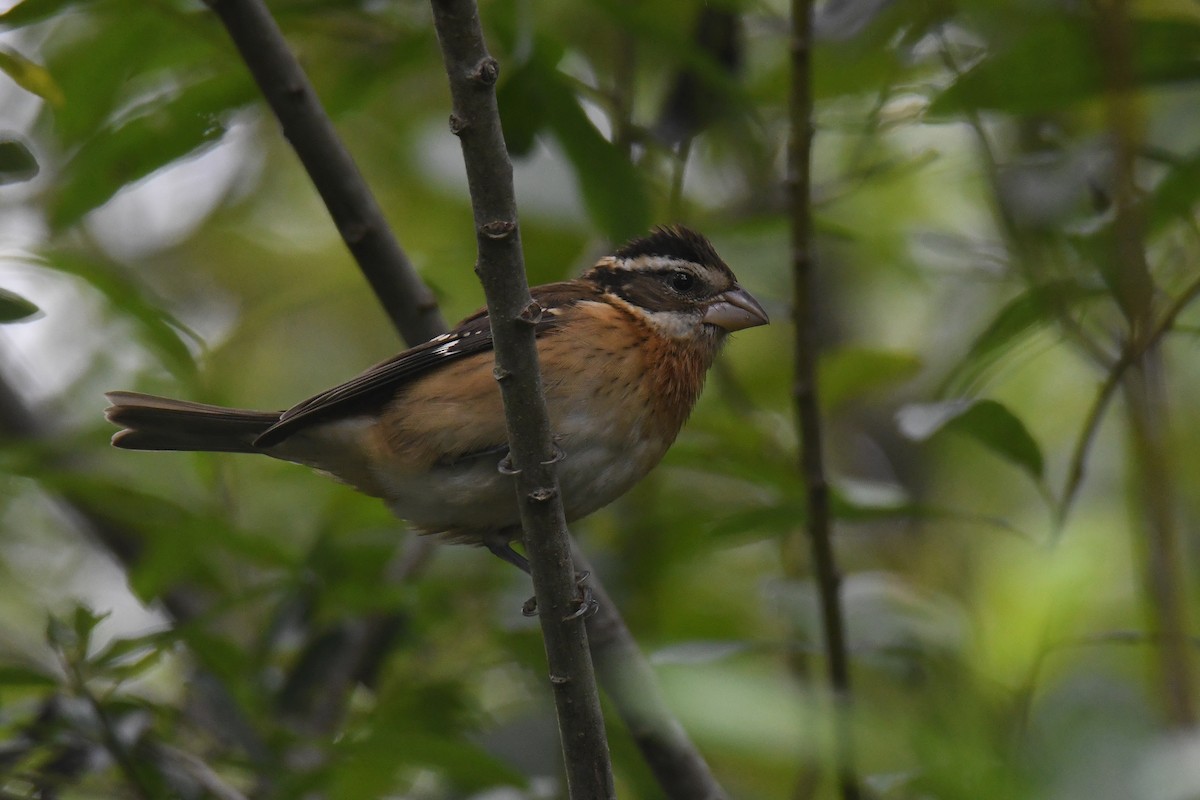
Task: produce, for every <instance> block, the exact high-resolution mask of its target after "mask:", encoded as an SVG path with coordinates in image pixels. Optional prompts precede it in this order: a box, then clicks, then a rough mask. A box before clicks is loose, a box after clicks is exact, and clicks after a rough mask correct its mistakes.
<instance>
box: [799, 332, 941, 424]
mask: <svg viewBox="0 0 1200 800" xmlns="http://www.w3.org/2000/svg"><path fill="white" fill-rule="evenodd" d="M920 370H921V359H920V358H918V357H917V356H916V355H914V354H912V353H904V352H898V351H888V350H870V349H866V348H857V347H846V348H842V349H840V350H836V351H833V352H829V353H826V354H825V355H824V356H823V357H822V358H821V363H820V366H819V368H818V376H817V377H818V383H819V385H820V387H821V403H822V405H823V406H824V407H825V410H826V411H832V410H836V409H838V408H841V407H842V406H844V405H846V404H847V403H848V402H850V401H852V400H857V399H858V398H860V397H863V396H864V395H869V394H872V393H875V392H878V391H879V390H881V389H883V388H884V387H886V386H889V385H891V384H896V383H903V382H904V381H907V380H909V379H911V378H912V377H914V376H915V375H916V374H917V373H918V372H919V371H920Z"/></svg>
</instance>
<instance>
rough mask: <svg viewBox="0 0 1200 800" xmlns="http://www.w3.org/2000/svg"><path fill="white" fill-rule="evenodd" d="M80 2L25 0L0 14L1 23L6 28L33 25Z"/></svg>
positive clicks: (75, 0) (71, 0) (73, 0)
mask: <svg viewBox="0 0 1200 800" xmlns="http://www.w3.org/2000/svg"><path fill="white" fill-rule="evenodd" d="M78 2H80V0H23V2H18V3H16V4H15V5H14V6H13V7H12V8H10V9H8V10H7V11H5V12H4V13H3V14H0V25H2V26H4V27H6V28H19V27H21V26H23V25H31V24H33V23H35V22H41V21H42V20H44V19H48V18H50V17H52V16H54V15H55V14H57V13H59V12H60V11H62V10H64V9H66V8H69V7H71V6H73V5H76V4H77V3H78Z"/></svg>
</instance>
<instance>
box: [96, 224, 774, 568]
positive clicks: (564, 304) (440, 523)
mask: <svg viewBox="0 0 1200 800" xmlns="http://www.w3.org/2000/svg"><path fill="white" fill-rule="evenodd" d="M531 294H532V295H533V299H534V300H535V301H536V302H537V303H538V304H539V305H540V306H541V307H542V309H543V313H542V315H541V320H540V321H539V322H538V323H537V327H536V337H537V345H538V356H539V359H540V362H541V370H542V382H543V386H544V388H545V394H546V408H547V411H548V413H549V417H550V426H551V431H552V433H553V434H554V437H555V441H556V443H557V444H558V446H559V447H560V448H561V450H562V454H563V459H562V461H561V462H560V463H559V464H558V477H559V483H560V485H561V491H562V498H563V506H564V510H565V512H566V518H567V521H568V522H570V521H573V520H576V519H579V518H581V517H584V516H587V515H588V514H590V513H592V512H593V511H595V510H596V509H598V508H601V507H602V506H605V505H607V504H608V503H611V502H612V501H613V500H615V499H617V498H618V497H620V496H621V495H622V494H624V493H625V492H627V491H628V490H629V489H630V488H631V487H632V486H633V485H634V484H636V483H637V482H638V481H639V480H641V479H642V478H643V477H644V476H645V475H646V473H648V472H649V471H650V470H651V469H653V468H654V466H655V465H656V464H658V462H659V461H660V460H661V459H662V457H663V454H664V453H666V451H667V448H668V447H670V446H671V443H672V442H674V441H675V437H676V436H677V435H678V434H679V429H680V428H681V427H682V426H683V423H684V421H685V420H686V419H687V417H688V415H689V414H690V413H691V411H692V407H693V405H695V403H696V399H697V397H699V395H700V390H701V388H703V386H704V377H705V374H706V373H707V371H708V368H709V367H710V366H711V365H712V363H713V359H714V358H715V357H716V355H717V351H718V350H719V349H720V347H721V344H722V342H723V341H724V340H725V338H726V334H728V333H729V332H731V331H737V330H741V329H743V328H751V327H754V326H756V325H765V324H767V321H768V320H767V314H766V312H764V311H763V309H762V306H761V305H759V303H758V301H757V300H755V299H754V298H753V297H752V296H751V295H750V294H749V293H748V292H747V291H746V290H745V289H743V288H741V287H740V286H739V285H738V283H737V279H736V278H735V277H734V274H733V272H732V271H731V270H730V269H729V267H728V266H726V265H725V262H724V261H722V260H721V258H720V256H718V255H717V253H716V251H715V250H714V249H713V246H712V244H711V243H710V242H709V241H708V239H706V238H704V237H703V236H701V235H700V234H698V233H696V232H694V231H691V230H688V229H687V228H684V227H679V226H675V227H665V228H656V229H655V230H654V231H653V232H652V233H651V234H650V235H649V236H646V237H644V238H640V239H635V240H633V241H631V242H629V243H628V244H626V245H625V246H623V247H621V248H620V249H619V250H617V251H616V252H615V253H614V254H612V255H610V256H605V257H603V258H601V259H600V260H599V261H598V262H597V263H596V265H595V266H594V267H592V268H591V269H590V270H588V271H587V272H586V273H585V274H584V275H583V276H582V277H580V278H578V279H576V280H571V281H565V282H562V283H551V284H546V285H544V286H538V287H535V288H534V289H532V290H531ZM491 351H492V336H491V331H490V328H489V326H488V316H487V311H486V310H480V311H478V312H476V313H475V314H473V315H471V316H469V317H467V318H466V319H465V320H463V321H462V322H461V323H460V324H459V325H458V326H457V327H456V328H455V329H454V330H452V331H450V332H449V333H446V334H444V335H442V336H438V337H435V338H433V339H431V340H429V341H428V342H425V343H424V344H420V345H417V346H416V347H413V348H411V349H410V350H406V351H404V352H403V353H401V354H400V355H398V356H395V357H394V358H391V359H389V360H387V361H384V362H383V363H381V364H378V365H376V366H374V367H372V368H370V369H368V370H367V371H366V372H364V373H362V374H361V375H359V376H358V377H356V378H353V379H351V380H349V381H347V382H346V383H344V384H342V385H341V386H337V387H335V388H333V389H330V390H329V391H326V392H322V393H321V394H318V395H316V396H315V397H311V398H309V399H308V400H305V401H304V402H302V403H300V404H299V405H296V406H293V407H292V408H290V409H288V410H287V411H245V410H241V409H232V408H223V407H220V406H211V405H202V404H200V403H190V402H187V401H183V400H171V399H167V398H163V397H154V396H151V395H145V394H138V393H136V392H110V393H109V394H108V399H109V400H110V401H111V402H112V406H111V407H110V408H109V409H108V410H107V412H106V415H107V417H108V419H109V420H110V421H112V422H114V423H116V424H117V425H120V426H122V427H123V428H124V430H121V431H119V432H118V433H116V434H115V435H114V436H113V439H112V443H113V445H114V446H116V447H121V448H125V449H129V450H198V451H215V452H232V453H262V454H263V455H268V456H271V457H272V458H279V459H283V460H284V461H293V462H296V463H298V464H305V465H307V466H309V467H313V468H315V469H318V470H320V471H322V472H326V473H328V474H330V475H332V476H333V477H334V478H337V479H338V480H341V481H343V482H345V483H348V484H350V485H351V486H353V487H355V488H356V489H358V490H359V491H362V492H365V493H367V494H369V495H373V496H375V497H380V498H383V500H384V501H385V502H386V503H387V504H388V506H389V507H390V508H391V510H392V511H393V512H394V513H395V514H396V516H398V517H400V518H402V519H405V520H408V521H409V522H410V523H411V524H412V525H413V526H415V527H416V528H417V529H418V530H419V531H421V532H422V533H431V534H439V535H440V536H441V537H443V538H445V539H448V540H450V541H455V542H466V543H472V544H480V545H483V546H485V547H487V548H488V549H489V550H491V551H492V552H493V553H495V554H496V555H497V556H499V557H500V558H503V559H504V560H506V561H508V562H510V563H512V564H515V565H516V566H518V567H520V568H521V569H523V570H525V571H526V572H528V571H529V565H528V562H527V561H526V560H525V558H524V557H523V556H522V555H520V554H519V553H517V552H516V551H515V550H513V549H512V547H511V543H512V541H513V540H514V539H518V538H520V536H521V524H520V519H519V516H518V512H517V501H516V492H515V491H514V488H513V484H512V478H511V477H509V476H508V475H505V474H502V472H501V471H500V470H499V469H498V465H499V462H500V461H501V460H502V459H504V458H505V457H506V456H507V452H508V448H507V441H508V437H507V434H506V431H505V422H504V409H503V406H502V404H501V399H500V390H499V387H498V386H497V385H496V381H495V379H494V377H493V374H492V366H493V357H492V352H491Z"/></svg>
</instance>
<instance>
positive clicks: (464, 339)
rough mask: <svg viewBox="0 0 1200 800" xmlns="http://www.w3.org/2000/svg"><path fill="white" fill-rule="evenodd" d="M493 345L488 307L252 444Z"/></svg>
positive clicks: (365, 405) (539, 291)
mask: <svg viewBox="0 0 1200 800" xmlns="http://www.w3.org/2000/svg"><path fill="white" fill-rule="evenodd" d="M567 286H568V284H548V285H545V286H539V287H536V288H534V289H533V290H532V295H533V298H534V300H536V301H538V302H539V304H540V305H542V307H543V308H545V309H548V310H552V309H553V308H557V307H559V306H561V305H562V300H563V296H564V294H565V293H566V292H567V291H568V289H567ZM575 299H578V298H575ZM551 304H553V305H551ZM558 322H559V318H558V316H557V315H556V314H554V313H547V314H542V316H541V318H540V319H539V320H538V321H537V323H536V325H535V328H534V332H535V335H537V336H541V335H543V334H545V333H546V332H548V331H550V330H553V329H554V328H555V327H557V325H558ZM491 349H492V331H491V326H490V323H489V320H488V314H487V309H480V310H479V311H477V312H475V313H474V314H472V315H471V316H469V317H467V318H466V319H465V320H463V321H462V322H460V323H459V324H458V325H457V326H456V327H455V328H454V330H452V331H450V332H449V333H444V334H442V335H441V336H436V337H434V338H433V339H430V340H429V341H428V342H425V343H423V344H419V345H417V346H416V347H413V348H410V349H408V350H405V351H404V352H403V353H400V354H399V355H397V356H393V357H392V358H389V359H388V360H387V361H384V362H381V363H379V364H376V365H375V366H373V367H371V368H370V369H368V370H367V371H366V372H364V373H362V374H361V375H358V376H357V377H354V378H351V379H350V380H348V381H346V382H345V383H343V384H341V385H340V386H335V387H333V388H332V389H329V390H327V391H324V392H321V393H320V394H318V395H315V396H313V397H310V398H308V399H307V400H304V401H303V402H301V403H298V404H297V405H295V406H292V407H291V408H289V409H288V410H287V411H285V412H283V415H282V416H281V417H280V418H279V421H278V422H276V423H275V424H274V425H272V426H271V427H270V428H268V429H267V430H265V431H264V432H263V433H262V435H261V436H259V437H258V438H257V439H255V440H254V445H255V447H270V446H271V445H274V444H278V443H279V442H281V441H283V440H284V439H286V438H287V437H288V436H291V435H292V434H293V433H295V432H296V431H298V430H300V429H302V428H304V427H307V426H308V425H311V424H313V423H315V422H320V421H322V420H326V419H329V418H330V417H338V416H349V415H352V414H354V413H355V412H356V411H357V410H362V411H372V410H376V409H379V408H380V407H382V406H383V405H384V404H385V403H387V402H388V401H389V400H390V399H391V398H392V397H393V396H394V395H395V393H396V391H397V390H399V389H400V388H401V387H402V386H404V385H405V384H407V383H409V382H411V381H413V380H415V379H417V378H419V377H421V376H423V375H426V374H427V373H429V372H432V371H433V370H436V369H438V368H440V367H441V366H443V365H445V364H448V363H450V362H452V361H456V360H458V359H460V358H465V357H466V356H470V355H473V354H475V353H481V352H485V351H488V350H491Z"/></svg>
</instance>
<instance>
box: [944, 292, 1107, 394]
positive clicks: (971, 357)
mask: <svg viewBox="0 0 1200 800" xmlns="http://www.w3.org/2000/svg"><path fill="white" fill-rule="evenodd" d="M1101 295H1103V292H1102V291H1101V290H1099V289H1088V288H1086V287H1084V286H1081V285H1080V284H1079V283H1078V282H1077V281H1075V280H1072V279H1069V278H1066V279H1063V280H1057V281H1051V282H1049V283H1043V284H1038V285H1035V286H1030V287H1028V288H1027V289H1025V290H1024V291H1022V292H1021V293H1020V294H1019V295H1017V296H1016V297H1014V298H1013V299H1012V300H1010V301H1008V303H1006V304H1005V305H1004V306H1003V307H1001V309H1000V310H999V311H998V312H997V313H996V315H995V316H994V317H992V320H991V322H989V323H988V325H987V327H986V328H984V329H983V331H982V332H981V333H980V334H979V335H978V336H976V337H975V341H973V342H972V343H971V347H970V348H969V349H968V350H967V353H966V355H965V356H963V358H962V359H961V360H960V361H959V362H958V364H957V365H955V367H954V369H953V370H951V372H950V374H949V375H948V376H947V377H946V379H945V381H943V383H942V388H941V389H940V391H939V393H945V392H947V391H955V390H962V389H963V388H964V387H966V386H967V385H969V384H970V383H971V382H973V381H974V380H976V379H977V378H978V377H979V376H980V375H981V374H982V373H983V372H985V371H986V370H987V369H988V368H989V367H991V366H992V365H993V364H994V363H995V362H996V360H997V359H999V358H1001V357H1002V356H1003V355H1004V354H1005V353H1007V352H1008V351H1009V350H1011V349H1012V348H1013V347H1014V346H1016V345H1017V344H1018V343H1019V342H1020V341H1022V340H1023V339H1024V337H1026V336H1028V335H1029V334H1031V333H1033V332H1035V331H1037V330H1040V329H1041V328H1042V326H1044V325H1046V324H1047V323H1052V322H1054V321H1055V319H1057V317H1058V314H1059V313H1060V311H1067V310H1071V309H1073V308H1074V307H1075V306H1076V305H1078V304H1079V303H1080V302H1081V301H1083V300H1086V299H1089V298H1093V297H1099V296H1101Z"/></svg>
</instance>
